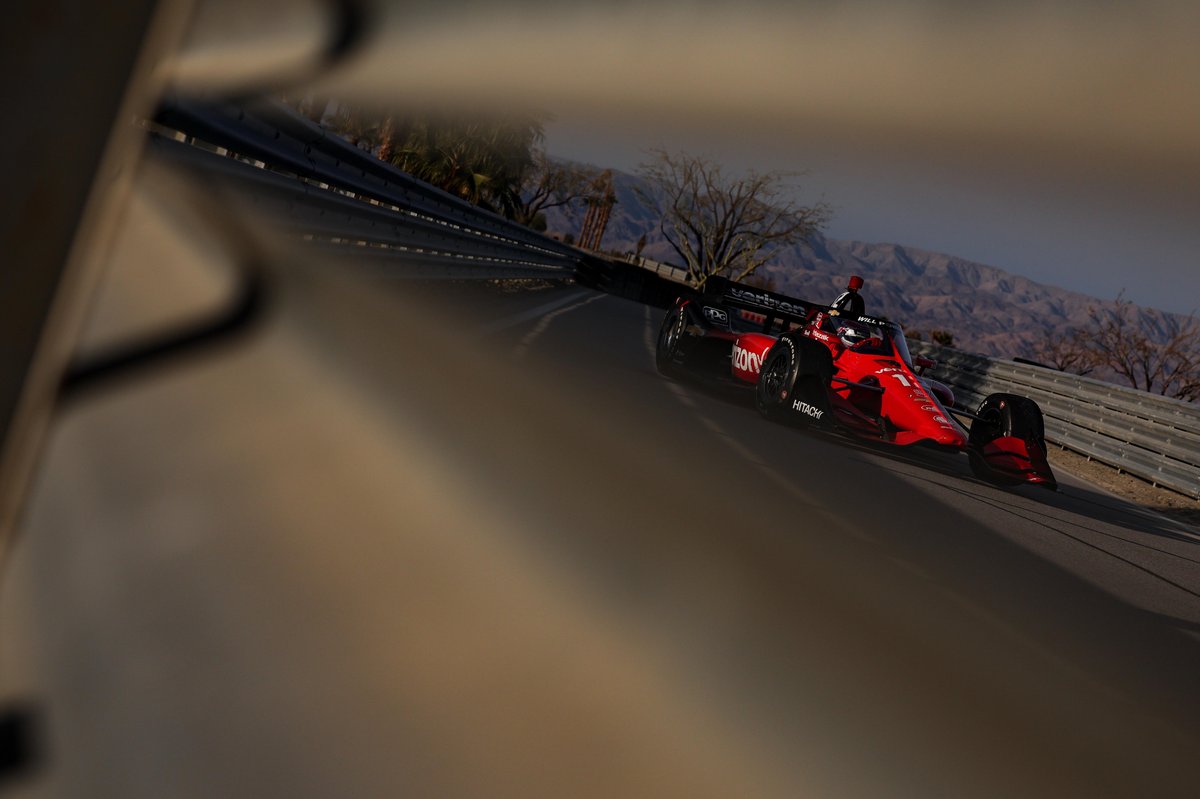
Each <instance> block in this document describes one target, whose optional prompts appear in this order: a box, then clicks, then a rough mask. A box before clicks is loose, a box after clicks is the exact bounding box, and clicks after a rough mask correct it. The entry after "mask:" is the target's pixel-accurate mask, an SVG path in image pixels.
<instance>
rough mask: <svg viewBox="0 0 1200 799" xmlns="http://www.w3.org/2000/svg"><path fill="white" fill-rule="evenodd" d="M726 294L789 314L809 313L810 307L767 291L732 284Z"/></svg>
mask: <svg viewBox="0 0 1200 799" xmlns="http://www.w3.org/2000/svg"><path fill="white" fill-rule="evenodd" d="M726 295H727V296H729V297H732V298H733V299H735V300H741V301H742V302H745V303H752V304H754V305H758V306H761V307H763V308H773V309H775V310H779V311H782V312H784V313H788V314H795V315H797V316H804V315H806V314H807V313H808V308H807V307H806V306H804V305H801V304H799V303H795V302H789V301H788V300H786V299H783V298H781V297H776V296H772V295H771V294H768V293H766V292H762V291H753V290H751V289H745V288H742V287H740V286H730V287H729V288H728V289H727V290H726Z"/></svg>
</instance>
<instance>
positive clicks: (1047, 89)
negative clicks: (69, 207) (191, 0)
mask: <svg viewBox="0 0 1200 799" xmlns="http://www.w3.org/2000/svg"><path fill="white" fill-rule="evenodd" d="M289 2H290V0H289ZM216 5H218V6H222V7H225V6H233V5H234V2H233V0H221V1H220V2H217V3H216ZM241 5H244V4H241ZM310 5H312V6H313V8H314V9H317V10H319V9H321V8H323V6H322V5H321V4H317V3H310ZM314 13H317V11H316V10H315V11H314ZM240 18H241V14H240V11H239V13H238V14H230V13H226V12H225V11H222V12H221V13H214V14H212V15H211V19H212V20H214V22H213V26H214V30H213V32H212V33H211V34H210V35H209V39H210V40H212V41H216V42H219V43H220V44H221V45H222V47H219V48H215V47H211V46H209V43H208V42H206V41H204V40H203V39H204V37H199V40H197V41H194V42H193V44H192V46H191V48H190V49H191V50H192V51H194V54H195V56H196V58H194V62H195V63H194V64H193V66H194V67H195V71H197V72H204V71H205V70H209V71H211V70H212V69H213V68H214V67H227V66H228V65H230V64H234V63H236V62H237V61H238V60H239V59H238V58H235V57H234V54H233V53H232V52H231V47H230V45H229V42H230V41H233V42H234V43H236V42H238V41H241V40H242V39H245V37H244V36H242V37H239V36H233V35H232V33H238V31H233V32H232V33H231V32H229V31H227V30H226V28H228V27H229V25H230V22H229V20H231V19H240ZM246 24H247V25H249V23H246ZM251 27H253V26H251ZM260 27H262V26H260ZM265 27H266V29H267V30H273V28H272V26H270V25H266V26H265ZM370 30H371V32H372V36H371V41H370V43H369V46H367V47H365V48H363V49H362V51H361V52H358V53H357V56H358V57H357V58H356V59H354V60H353V61H352V62H351V63H348V64H343V65H341V66H340V67H339V68H337V69H335V70H332V71H330V72H328V73H327V74H325V75H324V77H323V78H321V80H319V81H318V82H317V83H316V85H314V86H312V87H311V89H312V90H313V91H316V92H317V93H324V94H327V95H328V96H331V97H338V98H344V99H347V100H351V101H360V102H375V103H378V104H381V105H383V106H387V107H388V108H390V109H398V108H399V109H411V108H414V107H419V106H422V105H449V106H454V107H459V108H469V109H472V110H478V111H502V112H506V111H510V110H512V109H513V108H541V109H546V110H549V111H551V112H553V113H554V114H556V115H557V117H558V122H557V123H556V124H555V125H554V126H552V127H551V129H550V135H549V142H548V144H549V149H550V150H551V152H552V153H554V154H557V155H561V156H566V157H571V158H576V159H580V160H586V161H591V162H595V163H597V164H599V165H604V166H613V167H617V168H624V169H630V168H632V167H634V166H635V165H636V164H637V162H638V161H639V159H640V158H641V155H640V153H641V151H642V150H643V149H644V148H647V147H651V146H666V147H668V148H671V149H690V150H702V151H706V152H708V153H710V154H712V155H713V156H714V157H717V158H718V159H719V160H721V161H722V162H724V163H726V164H728V165H729V166H730V167H731V168H738V167H745V166H749V167H755V168H758V169H760V170H770V169H803V170H809V172H810V174H809V177H808V179H807V182H806V187H807V189H806V193H805V196H806V197H808V198H812V199H816V198H818V197H821V198H823V199H825V200H827V201H828V202H830V203H832V204H833V205H834V206H835V207H836V208H837V215H836V217H835V218H834V221H833V224H832V225H831V227H830V228H829V231H828V232H829V234H830V235H832V236H835V237H839V238H853V239H861V240H867V241H883V242H895V243H900V244H906V245H912V246H917V247H923V248H928V249H932V250H938V251H943V252H947V253H950V254H954V255H959V256H963V257H966V258H970V259H973V260H977V261H981V262H983V263H986V264H989V265H993V266H997V267H1000V268H1003V269H1007V270H1010V271H1012V272H1015V273H1018V274H1023V275H1026V276H1028V277H1031V278H1033V279H1035V280H1039V281H1044V282H1048V283H1053V284H1057V285H1060V286H1064V287H1067V288H1072V289H1077V290H1080V291H1084V292H1088V293H1091V294H1095V295H1097V296H1100V297H1111V296H1113V295H1115V294H1116V293H1117V292H1118V291H1120V290H1121V289H1122V288H1125V289H1126V290H1127V295H1128V296H1129V298H1131V299H1133V300H1135V301H1137V302H1139V303H1143V304H1149V305H1154V306H1158V307H1161V308H1165V309H1168V310H1175V311H1184V312H1187V311H1191V310H1192V309H1193V308H1195V307H1197V306H1200V46H1197V42H1200V3H1198V2H1195V1H1194V0H1140V1H1137V0H1036V1H1035V0H993V1H992V2H988V3H979V2H977V0H840V1H839V2H832V0H786V2H784V1H783V0H738V1H737V2H720V0H637V1H636V2H635V1H634V0H604V1H603V2H600V1H598V0H597V1H594V2H589V1H587V0H575V1H574V2H571V1H569V0H488V2H483V0H460V2H457V3H446V2H444V0H396V1H395V2H392V3H388V4H386V6H385V9H384V13H383V16H382V17H380V18H378V19H374V20H372V21H371V25H370ZM248 41H251V42H253V47H250V48H242V49H245V50H249V51H250V52H252V53H253V54H254V55H255V56H256V57H257V58H258V59H259V60H261V59H262V57H263V56H264V54H265V51H266V50H267V49H268V48H267V47H266V43H265V42H264V40H263V39H262V38H254V37H251V38H250V39H248ZM268 41H269V40H268ZM275 49H279V50H280V51H281V52H284V51H286V50H287V48H286V47H285V46H284V44H280V45H278V46H277V47H276V48H275ZM201 67H203V68H204V69H201Z"/></svg>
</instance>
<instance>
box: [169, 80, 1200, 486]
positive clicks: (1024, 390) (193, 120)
mask: <svg viewBox="0 0 1200 799" xmlns="http://www.w3.org/2000/svg"><path fill="white" fill-rule="evenodd" d="M155 122H156V123H157V124H158V125H159V126H161V128H162V129H163V130H164V131H166V132H175V138H174V139H172V138H169V137H168V136H166V135H161V134H159V135H152V137H151V142H150V149H151V151H152V152H155V153H157V154H159V155H162V156H164V157H166V158H169V159H170V160H172V161H174V162H176V163H178V164H182V165H184V166H185V167H190V168H192V169H195V170H198V171H201V172H205V173H208V174H219V175H222V176H224V177H225V178H227V179H228V180H230V181H231V182H233V183H234V184H235V185H237V186H239V187H240V188H241V189H242V190H243V192H244V193H245V195H246V196H247V197H249V198H250V199H251V200H252V201H253V202H254V203H255V204H256V205H257V206H258V207H260V208H262V209H263V210H264V211H266V212H267V213H269V214H270V215H271V216H272V217H273V218H275V219H277V220H278V221H279V222H280V223H281V224H282V225H283V226H284V228H285V229H287V230H289V231H290V232H291V233H293V234H294V235H296V236H299V237H302V238H304V239H306V240H309V241H311V242H313V243H314V244H316V245H318V246H322V247H326V248H330V249H333V250H338V251H342V252H347V253H353V254H354V255H355V256H356V257H358V258H359V259H360V260H362V261H364V262H379V261H381V260H382V261H384V262H386V263H387V264H388V265H389V267H391V266H395V267H396V268H394V269H391V268H389V272H390V273H392V274H396V275H398V276H409V277H422V278H426V277H450V278H478V277H532V276H551V275H558V276H561V275H564V274H574V273H575V272H576V270H577V268H578V267H580V266H581V265H585V267H587V264H585V261H586V260H587V259H586V257H585V256H584V255H583V254H582V253H581V252H580V251H579V250H577V249H575V248H573V247H571V246H569V245H566V244H563V243H562V242H558V241H555V240H553V239H550V238H547V237H545V236H542V235H540V234H538V233H536V232H535V231H532V230H530V229H528V228H526V227H523V226H521V225H517V224H515V223H513V222H510V221H509V220H506V219H504V218H502V217H500V216H498V215H496V214H492V213H489V212H487V211H484V210H482V209H480V208H478V207H476V206H473V205H471V204H469V203H466V202H464V201H463V200H460V199H459V198H457V197H453V196H451V195H449V194H447V193H445V192H442V191H440V190H438V189H436V188H434V187H432V186H430V185H428V184H426V183H423V182H421V181H419V180H417V179H415V178H413V177H412V176H410V175H407V174H405V173H404V172H401V171H400V170H398V169H395V168H394V167H392V166H391V165H389V164H385V163H383V162H381V161H379V160H378V159H376V158H374V157H373V156H372V155H371V154H370V153H367V152H365V151H363V150H360V149H358V148H357V147H354V146H352V145H351V144H349V143H348V142H346V141H345V140H343V139H341V138H340V137H338V136H336V135H333V134H331V133H329V132H328V131H326V130H325V129H324V128H322V127H320V126H319V125H316V124H314V123H312V122H311V121H309V120H307V119H305V118H304V117H302V116H300V115H299V114H296V113H295V112H293V111H291V109H288V108H286V107H284V106H280V105H261V106H258V107H256V108H255V109H254V110H249V109H245V108H241V107H237V106H229V105H226V106H220V105H203V104H198V103H191V102H185V101H181V100H173V101H170V102H168V103H165V104H164V105H163V106H162V107H161V109H160V111H159V113H158V115H157V116H156V119H155ZM593 260H594V259H593ZM638 261H643V262H642V263H637V262H636V261H632V260H631V264H634V265H635V266H637V267H641V268H640V269H634V270H633V271H635V272H637V273H639V274H644V273H645V272H653V273H654V274H655V275H656V276H657V277H658V278H660V279H661V278H665V279H666V280H668V281H670V282H671V283H676V282H681V281H682V280H683V278H685V277H686V273H685V272H684V271H683V270H680V269H677V268H675V267H670V266H667V265H665V264H657V263H653V262H644V259H638ZM401 264H402V267H401V266H400V265H401ZM592 266H594V265H592ZM643 270H645V272H644V271H643ZM605 279H608V280H612V279H613V277H612V275H608V276H607V277H606V278H605ZM625 279H626V281H627V282H628V279H629V278H628V277H626V278H625ZM912 349H913V351H914V352H916V353H919V354H922V355H925V356H927V357H930V358H933V359H934V360H937V361H938V365H937V366H936V367H934V368H933V369H931V370H929V374H930V376H931V377H934V378H935V379H938V380H941V381H942V382H944V383H947V384H948V385H950V386H951V387H952V388H953V389H954V390H955V392H956V394H957V395H958V398H959V400H960V404H961V405H963V406H964V407H967V406H970V405H974V404H977V403H979V402H980V401H982V400H983V398H984V397H985V396H986V395H987V394H990V393H994V392H1012V393H1015V394H1023V395H1025V396H1028V397H1029V398H1031V399H1033V400H1034V401H1036V402H1037V403H1038V404H1039V405H1040V406H1041V407H1042V411H1043V413H1044V415H1045V419H1046V437H1047V439H1048V440H1050V441H1051V442H1053V443H1055V444H1058V445H1060V446H1063V447H1065V448H1067V449H1071V450H1074V451H1075V452H1078V453H1080V454H1083V455H1086V456H1088V457H1090V458H1094V459H1095V460H1098V461H1101V462H1103V463H1107V464H1109V465H1110V466H1113V467H1116V468H1117V469H1120V470H1123V471H1126V472H1128V473H1130V474H1133V475H1136V476H1138V477H1141V478H1143V479H1145V480H1148V481H1150V482H1152V483H1154V484H1156V485H1161V486H1165V487H1167V488H1171V489H1173V490H1175V491H1179V492H1181V493H1183V494H1186V495H1188V496H1191V497H1195V498H1198V499H1200V407H1197V406H1196V405H1193V404H1191V403H1186V402H1181V401H1178V400H1172V399H1169V398H1165V397H1159V396H1155V395H1152V394H1147V393H1145V392H1140V391H1135V390H1133V389H1126V388H1122V387H1120V386H1115V385H1112V384H1110V383H1104V382H1102V381H1099V380H1094V379H1091V378H1086V377H1078V376H1076V375H1070V374H1065V373H1062V372H1056V371H1054V370H1051V369H1044V368H1041V367H1036V366H1027V365H1024V364H1018V363H1014V362H1012V361H1005V360H997V359H993V358H986V357H983V356H978V355H971V354H968V353H964V352H960V351H958V350H954V349H951V348H948V347H939V346H938V345H935V344H928V343H924V342H913V343H912Z"/></svg>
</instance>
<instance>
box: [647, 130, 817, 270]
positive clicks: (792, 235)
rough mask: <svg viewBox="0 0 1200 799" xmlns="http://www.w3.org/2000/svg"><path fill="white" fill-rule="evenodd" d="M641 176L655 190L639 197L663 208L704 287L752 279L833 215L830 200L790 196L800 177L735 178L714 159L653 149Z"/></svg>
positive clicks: (666, 226) (672, 239)
mask: <svg viewBox="0 0 1200 799" xmlns="http://www.w3.org/2000/svg"><path fill="white" fill-rule="evenodd" d="M638 172H639V174H640V175H641V176H642V177H643V178H645V179H646V181H647V182H648V183H649V185H650V187H651V190H650V191H639V195H640V197H641V199H642V200H643V201H644V202H646V203H647V205H650V206H651V207H654V208H657V209H658V212H659V214H660V215H661V222H660V225H659V229H660V230H661V231H662V234H663V236H664V237H665V238H666V240H667V243H668V244H670V245H671V247H672V248H673V249H674V250H675V252H676V253H678V254H679V257H680V258H682V259H683V262H684V264H685V265H686V267H687V271H688V277H689V279H690V280H692V281H694V282H695V283H696V285H698V286H703V285H704V283H705V281H706V280H708V278H709V277H711V276H713V275H727V276H729V277H731V278H733V279H734V280H740V279H742V278H745V277H748V276H749V275H751V274H753V273H754V271H755V270H756V269H758V267H760V266H762V265H763V264H764V263H766V261H767V259H768V258H770V257H771V255H772V253H773V252H774V251H775V249H777V248H778V247H782V246H786V245H788V244H795V243H797V242H801V241H805V240H807V239H808V238H809V237H811V236H812V235H813V234H815V233H816V232H817V231H819V230H820V229H821V227H822V226H823V225H825V224H826V223H827V222H828V221H829V218H830V216H831V210H830V208H829V206H828V205H826V204H824V203H818V204H816V205H813V206H804V205H800V204H798V203H797V202H796V201H795V200H793V199H792V198H791V197H790V194H791V192H790V190H789V186H788V181H789V179H791V178H794V177H797V175H796V174H795V173H789V172H766V173H758V172H750V173H749V174H747V175H746V176H745V177H743V178H739V179H732V178H728V177H726V176H725V175H724V174H722V172H721V167H720V165H719V164H716V163H714V162H713V161H711V160H710V159H708V158H705V157H702V156H695V155H689V154H687V153H669V152H667V151H666V150H651V151H650V160H649V161H647V162H646V163H643V164H641V165H640V167H639V169H638Z"/></svg>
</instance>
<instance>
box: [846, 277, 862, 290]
mask: <svg viewBox="0 0 1200 799" xmlns="http://www.w3.org/2000/svg"><path fill="white" fill-rule="evenodd" d="M862 287H863V279H862V278H861V277H859V276H858V275H851V276H850V282H849V283H847V284H846V288H848V289H850V291H858V290H859V289H860V288H862Z"/></svg>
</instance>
